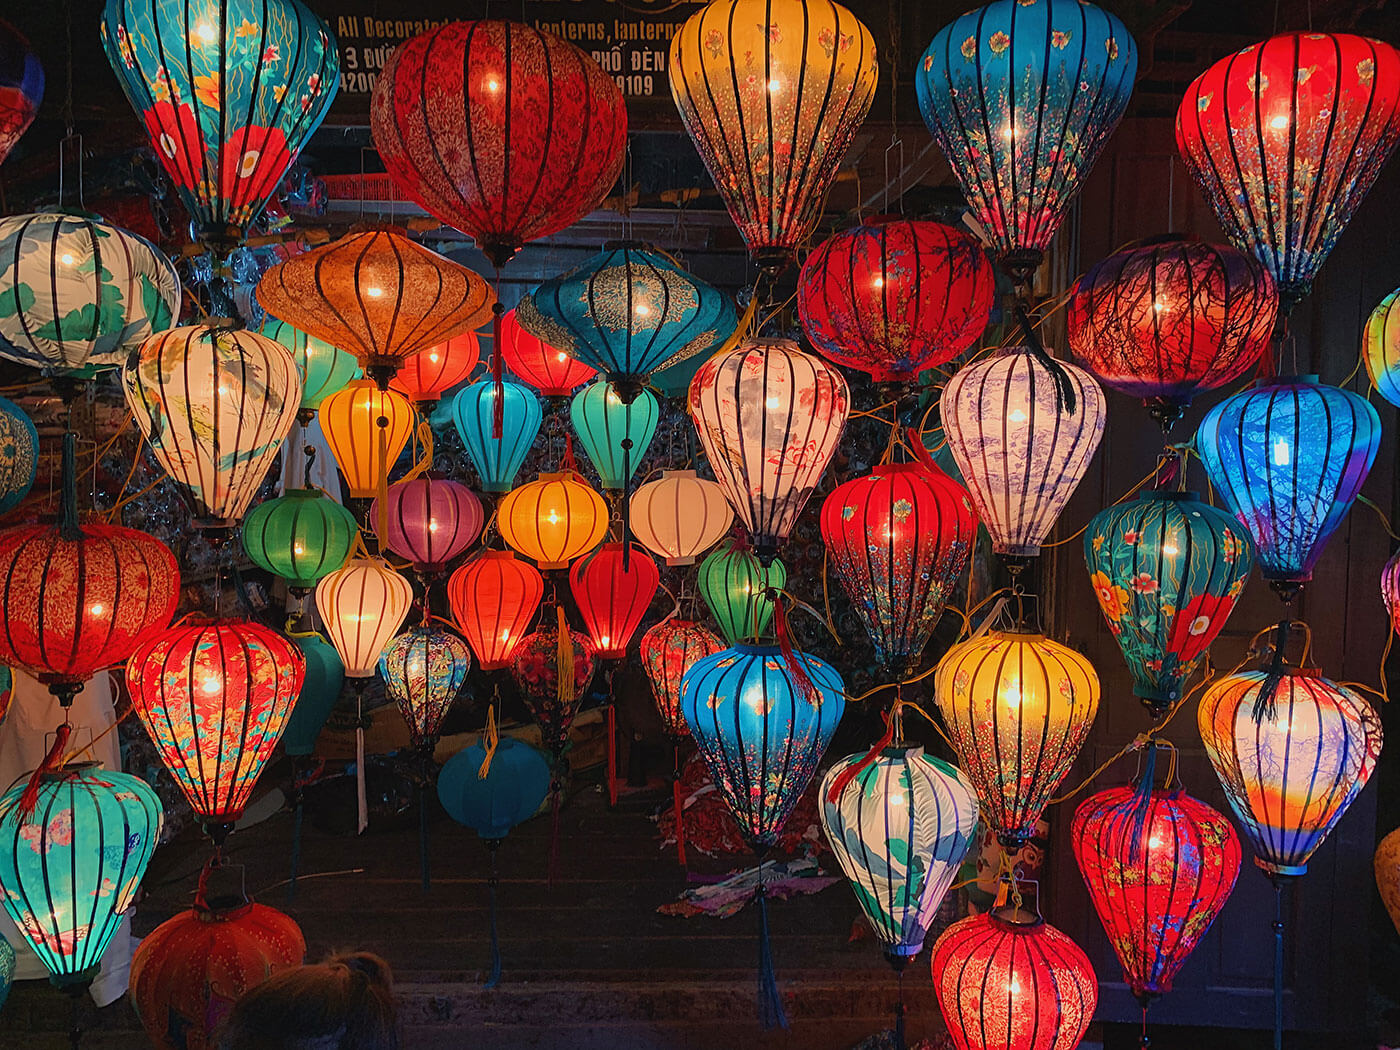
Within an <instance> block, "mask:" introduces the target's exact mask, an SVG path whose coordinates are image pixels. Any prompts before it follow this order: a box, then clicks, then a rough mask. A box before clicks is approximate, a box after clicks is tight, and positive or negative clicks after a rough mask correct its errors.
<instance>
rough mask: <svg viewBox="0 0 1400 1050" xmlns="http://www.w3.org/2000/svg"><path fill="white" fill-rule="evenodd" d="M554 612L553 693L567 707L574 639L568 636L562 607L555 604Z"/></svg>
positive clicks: (570, 695) (571, 687) (571, 692)
mask: <svg viewBox="0 0 1400 1050" xmlns="http://www.w3.org/2000/svg"><path fill="white" fill-rule="evenodd" d="M554 612H555V622H556V624H557V635H556V637H555V656H554V660H555V669H556V670H557V671H558V672H559V681H558V684H557V685H556V687H555V690H556V691H555V695H556V696H557V697H558V698H559V704H560V706H561V707H566V708H567V707H568V706H569V705H570V704H571V703H573V699H574V641H573V639H572V638H571V637H569V623H568V621H567V620H565V619H564V607H563V606H562V605H556V606H555V607H554Z"/></svg>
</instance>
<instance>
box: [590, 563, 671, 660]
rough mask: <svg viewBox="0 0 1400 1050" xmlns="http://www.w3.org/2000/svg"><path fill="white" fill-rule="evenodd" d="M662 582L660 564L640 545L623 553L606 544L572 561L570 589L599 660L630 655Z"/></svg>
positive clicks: (617, 658) (616, 658)
mask: <svg viewBox="0 0 1400 1050" xmlns="http://www.w3.org/2000/svg"><path fill="white" fill-rule="evenodd" d="M660 582H661V575H660V573H658V572H657V569H656V562H654V561H653V560H652V558H651V555H650V554H648V553H647V552H646V551H645V550H643V549H642V548H641V546H640V545H639V544H636V543H634V544H632V549H631V550H630V551H627V552H626V553H625V554H624V552H623V548H622V544H620V543H605V544H603V545H602V546H601V547H599V548H598V549H597V550H596V551H594V552H593V553H592V554H589V555H586V556H584V557H582V558H579V559H578V560H577V561H575V562H574V564H573V567H572V568H571V569H569V589H570V590H571V591H573V593H574V601H575V602H576V603H577V604H578V608H579V612H580V613H582V614H583V624H584V626H585V627H587V628H588V637H589V638H590V639H591V640H592V642H593V645H594V648H595V649H596V651H597V656H598V658H599V659H601V660H621V659H622V658H623V657H624V656H626V655H627V644H628V643H629V642H630V641H631V640H632V635H633V634H635V633H636V630H637V625H638V624H640V623H641V622H642V617H643V616H645V615H646V611H647V608H648V607H649V606H650V605H651V600H652V599H653V598H654V597H656V588H657V585H658V584H660Z"/></svg>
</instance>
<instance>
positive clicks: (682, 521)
mask: <svg viewBox="0 0 1400 1050" xmlns="http://www.w3.org/2000/svg"><path fill="white" fill-rule="evenodd" d="M627 508H628V515H629V518H630V520H631V524H632V531H633V533H635V534H636V537H637V540H638V541H639V542H640V543H641V545H642V546H643V547H645V548H646V549H647V550H649V551H651V552H652V553H653V554H655V555H657V556H658V557H661V558H665V559H666V564H667V565H693V564H694V563H695V559H696V558H697V557H699V556H700V555H701V554H703V553H705V551H707V550H709V549H710V548H711V547H713V546H714V545H715V544H716V543H718V542H719V541H720V540H722V539H723V538H724V536H725V533H727V532H728V531H729V526H730V525H732V524H733V523H734V510H733V508H732V507H730V506H729V501H728V500H727V499H725V497H724V489H722V488H720V487H719V486H718V485H716V484H715V483H714V482H713V481H707V480H705V479H704V478H698V477H696V476H695V471H693V470H663V471H662V472H661V477H659V478H657V479H656V480H655V481H648V482H647V483H646V484H645V485H642V486H641V487H640V488H638V489H637V491H636V492H634V493H632V498H631V499H630V500H629V501H628V504H627Z"/></svg>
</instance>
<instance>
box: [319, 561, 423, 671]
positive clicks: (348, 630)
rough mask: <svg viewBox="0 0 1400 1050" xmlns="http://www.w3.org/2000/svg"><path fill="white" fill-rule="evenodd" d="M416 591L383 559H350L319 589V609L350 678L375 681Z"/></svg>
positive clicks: (324, 581)
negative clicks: (374, 676) (381, 663)
mask: <svg viewBox="0 0 1400 1050" xmlns="http://www.w3.org/2000/svg"><path fill="white" fill-rule="evenodd" d="M412 601H413V587H412V585H411V584H410V583H409V582H408V581H407V580H406V579H404V578H403V577H402V576H401V575H399V574H398V573H397V572H395V571H394V570H393V569H391V568H389V565H388V563H387V562H385V561H384V560H383V559H382V558H358V557H357V558H351V559H350V560H349V561H347V562H346V563H345V565H344V567H342V568H339V569H337V570H336V571H335V572H333V573H331V574H330V575H329V576H327V577H325V578H324V579H322V580H321V582H320V583H318V584H317V585H316V609H317V611H319V612H320V614H321V619H322V620H323V621H324V622H325V625H326V637H327V638H329V639H330V642H331V644H332V645H334V646H335V651H336V652H337V653H339V654H340V661H341V663H343V664H344V665H345V677H347V678H370V677H372V676H373V675H374V669H375V665H376V664H377V663H378V662H379V655H380V653H382V652H383V651H384V647H385V646H386V645H388V643H389V639H390V638H392V637H394V635H396V634H397V633H398V631H399V628H400V627H402V626H403V621H404V617H405V616H407V615H408V606H409V603H410V602H412Z"/></svg>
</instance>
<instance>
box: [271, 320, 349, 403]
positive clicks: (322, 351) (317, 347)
mask: <svg viewBox="0 0 1400 1050" xmlns="http://www.w3.org/2000/svg"><path fill="white" fill-rule="evenodd" d="M262 334H263V335H265V336H267V337H268V338H269V339H273V340H276V341H277V342H279V343H281V344H282V345H283V346H285V347H286V348H287V349H288V350H290V351H291V354H292V360H293V361H295V362H296V366H297V371H298V372H299V373H301V405H300V407H299V411H298V412H297V419H298V421H299V422H301V423H302V424H303V425H308V424H310V422H311V416H312V413H314V412H315V411H316V410H317V409H318V408H320V407H321V402H322V401H324V400H325V399H326V398H328V397H330V396H331V395H332V394H334V393H336V392H337V391H338V390H343V389H344V388H345V384H346V383H348V382H350V380H352V379H358V378H359V377H360V365H359V362H358V361H356V360H355V355H354V354H347V353H346V352H345V351H344V350H339V349H337V348H336V347H334V346H332V345H331V344H330V343H328V342H326V341H325V340H324V339H317V338H316V337H315V336H314V335H307V334H306V333H305V332H303V331H301V329H299V328H294V327H292V326H291V325H289V324H288V323H287V322H286V321H279V320H278V319H277V318H275V317H273V316H271V315H268V317H267V318H266V320H265V321H264V322H263V327H262Z"/></svg>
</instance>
